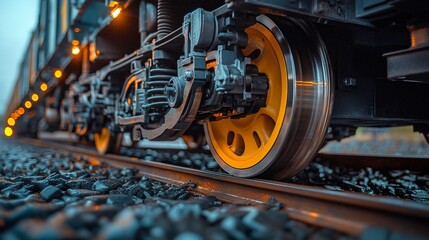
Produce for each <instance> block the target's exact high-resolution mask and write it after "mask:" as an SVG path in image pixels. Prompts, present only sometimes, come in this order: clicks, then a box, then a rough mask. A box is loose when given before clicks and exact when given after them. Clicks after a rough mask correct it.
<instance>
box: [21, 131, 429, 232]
mask: <svg viewBox="0 0 429 240" xmlns="http://www.w3.org/2000/svg"><path fill="white" fill-rule="evenodd" d="M20 141H21V142H24V143H27V144H32V145H36V146H40V147H48V148H54V149H58V150H65V151H70V152H73V153H77V154H81V155H84V156H86V157H88V158H89V159H92V160H97V161H103V162H106V163H108V164H109V165H110V166H113V167H118V168H137V169H138V170H139V172H140V174H142V175H145V176H147V177H150V178H152V179H156V180H159V181H162V182H166V183H171V184H176V185H178V184H183V183H186V182H188V181H192V182H194V183H196V184H197V188H196V192H198V193H201V194H205V195H212V196H215V197H217V198H218V199H220V200H222V201H225V202H231V203H243V204H264V203H267V202H268V201H269V199H270V198H272V197H274V198H275V199H276V200H277V201H278V202H281V203H283V204H284V206H285V208H284V211H286V212H287V213H288V214H289V216H290V217H291V218H292V219H295V220H299V221H303V222H306V223H309V224H313V225H316V226H320V227H328V228H333V229H336V230H338V231H342V232H345V233H349V234H353V235H355V234H360V233H362V232H363V231H364V230H365V229H367V228H369V227H383V228H388V229H391V230H394V231H397V232H400V233H405V234H412V235H418V236H422V237H424V238H425V237H427V236H429V227H428V226H429V224H428V223H429V207H428V206H427V205H425V204H421V203H416V202H412V201H407V200H399V199H393V198H386V197H376V196H368V195H365V194H359V193H350V192H340V191H331V190H326V189H322V188H319V187H310V186H303V185H297V184H290V183H283V182H275V181H268V180H262V179H243V178H237V177H233V176H230V175H226V174H222V173H215V172H208V171H201V170H195V169H189V168H184V167H179V166H173V165H168V164H163V163H158V162H147V161H142V160H139V159H137V158H130V157H123V156H119V155H109V154H108V155H100V154H98V153H97V152H96V151H95V150H89V149H82V148H79V147H75V146H69V145H63V144H57V143H52V142H49V143H46V142H43V141H41V140H34V139H20Z"/></svg>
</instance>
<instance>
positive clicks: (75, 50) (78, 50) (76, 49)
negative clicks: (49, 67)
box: [71, 46, 80, 55]
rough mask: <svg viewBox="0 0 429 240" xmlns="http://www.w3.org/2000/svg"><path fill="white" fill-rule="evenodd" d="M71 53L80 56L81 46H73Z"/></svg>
mask: <svg viewBox="0 0 429 240" xmlns="http://www.w3.org/2000/svg"><path fill="white" fill-rule="evenodd" d="M71 52H72V54H73V55H78V54H79V53H80V48H79V46H73V47H72V49H71Z"/></svg>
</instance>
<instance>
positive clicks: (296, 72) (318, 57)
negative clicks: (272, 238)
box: [204, 15, 333, 179]
mask: <svg viewBox="0 0 429 240" xmlns="http://www.w3.org/2000/svg"><path fill="white" fill-rule="evenodd" d="M257 20H258V23H259V24H261V25H263V26H264V27H266V28H268V29H269V30H270V32H271V33H272V34H273V36H274V37H275V39H276V40H277V42H278V43H279V44H280V47H281V50H282V53H283V58H284V60H285V62H286V68H287V79H285V80H284V81H286V85H287V106H286V111H285V114H284V118H283V121H282V122H281V130H280V133H279V134H278V135H277V136H276V139H275V143H274V144H273V146H272V148H271V150H270V151H269V152H268V153H267V155H266V156H265V157H264V158H263V159H261V160H260V161H259V162H258V163H257V164H255V165H254V166H252V167H249V168H243V169H239V168H234V167H232V166H230V165H229V164H227V163H226V162H225V161H224V159H222V158H221V157H220V154H219V152H218V151H219V149H216V148H215V147H214V143H213V140H215V141H216V139H212V136H211V135H210V134H211V133H210V131H211V130H210V127H209V124H205V126H204V129H205V132H206V136H207V142H208V144H209V146H210V149H211V151H212V153H213V155H214V158H215V159H216V161H217V162H218V163H219V165H220V166H221V167H222V168H223V169H224V170H226V171H227V172H229V173H230V174H233V175H236V176H240V177H252V176H256V175H260V174H263V175H264V176H265V177H269V178H272V179H284V178H287V177H290V176H293V175H294V174H296V173H298V172H299V171H300V170H302V169H303V168H304V167H305V166H306V165H307V164H308V162H309V161H311V159H312V158H313V156H314V155H315V154H316V153H317V151H318V149H319V147H320V145H321V144H322V142H323V140H324V135H325V132H326V130H327V127H328V125H329V120H330V115H331V111H332V102H333V101H332V99H333V94H332V90H331V87H332V85H333V78H332V76H331V70H330V64H329V60H328V57H327V53H326V49H325V46H324V44H323V42H322V40H321V38H320V36H319V35H318V34H317V32H315V31H314V29H312V27H311V26H309V25H308V24H307V23H305V22H303V21H297V20H289V19H288V20H286V21H285V22H282V23H280V24H281V25H282V29H283V31H281V30H280V28H279V26H278V25H276V23H274V22H273V21H272V20H271V19H270V18H268V17H267V16H264V15H261V16H259V17H258V18H257ZM290 32H293V34H289V33H290ZM284 34H285V35H287V38H286V37H285V35H284ZM303 67H304V68H303ZM270 87H272V86H270ZM314 106H319V107H314ZM302 118H303V120H302V121H301V119H302ZM277 124H278V123H277ZM303 145H305V146H306V147H303Z"/></svg>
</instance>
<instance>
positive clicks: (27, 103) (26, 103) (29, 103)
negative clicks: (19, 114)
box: [24, 101, 33, 108]
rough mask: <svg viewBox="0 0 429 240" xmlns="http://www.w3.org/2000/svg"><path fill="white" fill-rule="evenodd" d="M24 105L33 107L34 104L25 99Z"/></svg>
mask: <svg viewBox="0 0 429 240" xmlns="http://www.w3.org/2000/svg"><path fill="white" fill-rule="evenodd" d="M24 106H25V107H26V108H31V106H33V104H31V102H30V101H25V103H24Z"/></svg>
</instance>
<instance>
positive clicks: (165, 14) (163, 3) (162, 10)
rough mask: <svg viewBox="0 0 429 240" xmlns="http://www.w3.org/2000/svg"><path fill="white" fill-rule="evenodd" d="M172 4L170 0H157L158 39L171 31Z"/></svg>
mask: <svg viewBox="0 0 429 240" xmlns="http://www.w3.org/2000/svg"><path fill="white" fill-rule="evenodd" d="M173 9H174V6H173V1H172V0H158V12H157V23H158V39H161V38H163V37H165V36H166V35H167V34H169V33H171V32H173V29H174V27H173V18H172V16H174V11H173Z"/></svg>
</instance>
